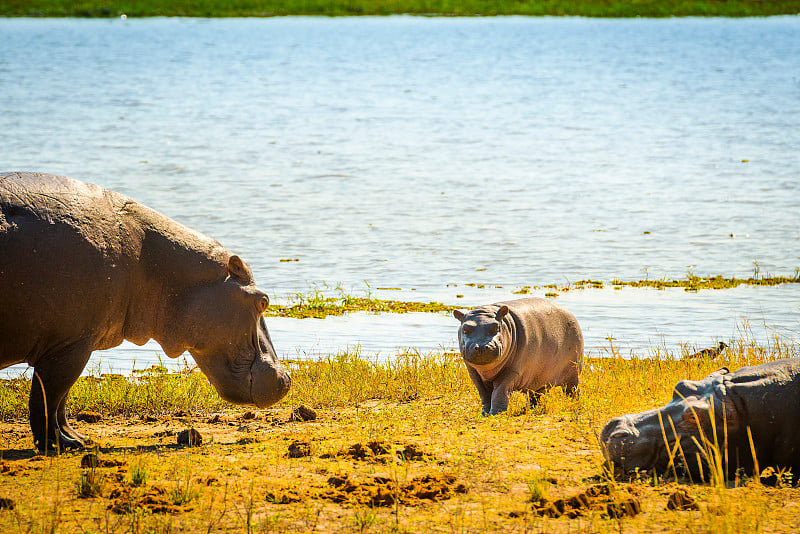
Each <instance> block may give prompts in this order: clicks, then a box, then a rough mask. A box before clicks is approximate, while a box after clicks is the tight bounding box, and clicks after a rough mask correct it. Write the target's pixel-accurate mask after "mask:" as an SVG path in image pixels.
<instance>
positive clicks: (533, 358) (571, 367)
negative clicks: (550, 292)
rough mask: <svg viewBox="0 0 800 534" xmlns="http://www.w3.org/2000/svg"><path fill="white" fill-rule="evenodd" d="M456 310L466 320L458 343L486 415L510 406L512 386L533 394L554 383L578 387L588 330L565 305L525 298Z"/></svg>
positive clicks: (462, 321) (566, 387)
mask: <svg viewBox="0 0 800 534" xmlns="http://www.w3.org/2000/svg"><path fill="white" fill-rule="evenodd" d="M453 315H454V316H455V317H456V318H457V319H459V320H460V321H461V326H460V327H459V329H458V341H459V348H460V350H461V356H462V357H463V358H464V363H465V364H466V366H467V370H468V372H469V376H470V378H471V379H472V382H473V384H475V387H476V388H477V389H478V393H479V394H480V397H481V404H482V405H483V413H484V414H497V413H500V412H503V411H505V410H507V409H508V396H509V393H511V392H512V391H523V392H529V393H533V394H534V398H535V395H536V394H538V393H540V392H542V391H544V390H545V389H546V388H548V387H551V386H563V387H564V388H565V390H566V391H567V392H569V393H571V394H574V393H576V392H577V391H578V386H579V375H580V372H581V368H582V365H583V334H582V333H581V329H580V327H579V326H578V321H577V320H576V319H575V316H573V315H572V314H571V313H570V312H569V311H567V310H565V309H564V308H562V307H561V306H558V305H557V304H555V303H553V302H551V301H549V300H547V299H541V298H526V299H519V300H512V301H508V302H498V303H495V304H489V305H486V306H480V307H478V308H475V309H473V310H470V311H469V312H467V313H463V312H460V311H458V310H456V311H455V312H454V314H453Z"/></svg>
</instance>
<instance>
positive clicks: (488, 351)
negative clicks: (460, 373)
mask: <svg viewBox="0 0 800 534" xmlns="http://www.w3.org/2000/svg"><path fill="white" fill-rule="evenodd" d="M465 345H466V346H465V347H464V350H463V354H464V359H465V360H466V361H467V362H469V363H470V364H472V365H489V364H492V363H494V362H496V361H497V360H498V358H500V353H501V352H502V351H501V349H500V344H499V343H498V342H497V341H496V340H492V341H491V342H489V343H487V344H485V345H482V344H480V343H465Z"/></svg>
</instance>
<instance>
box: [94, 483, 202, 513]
mask: <svg viewBox="0 0 800 534" xmlns="http://www.w3.org/2000/svg"><path fill="white" fill-rule="evenodd" d="M108 498H109V500H111V503H109V505H108V509H109V510H111V511H112V512H114V513H115V514H129V513H131V512H134V511H135V510H137V509H141V510H147V511H149V512H151V513H154V514H177V513H180V512H188V511H191V510H192V507H191V506H179V505H176V504H174V503H173V502H171V501H170V499H169V495H168V493H167V490H166V489H164V488H163V487H161V486H157V485H153V486H149V487H147V488H144V489H137V488H132V487H131V486H127V485H120V486H117V487H116V488H114V489H113V490H112V491H111V494H109V496H108Z"/></svg>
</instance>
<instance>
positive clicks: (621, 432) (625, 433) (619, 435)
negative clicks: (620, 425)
mask: <svg viewBox="0 0 800 534" xmlns="http://www.w3.org/2000/svg"><path fill="white" fill-rule="evenodd" d="M632 437H634V434H633V432H631V431H630V430H628V429H627V428H625V429H618V430H615V431H614V433H613V434H611V435H610V436H608V439H618V440H624V439H625V438H632Z"/></svg>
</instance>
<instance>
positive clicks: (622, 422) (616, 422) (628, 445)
mask: <svg viewBox="0 0 800 534" xmlns="http://www.w3.org/2000/svg"><path fill="white" fill-rule="evenodd" d="M638 438H639V430H638V429H636V427H635V426H634V425H633V422H632V421H630V419H629V418H628V417H626V416H622V417H615V418H613V419H611V420H610V421H609V422H608V423H606V426H605V427H603V431H602V432H601V433H600V443H601V445H602V448H603V455H604V456H605V457H606V460H608V461H609V462H611V463H614V464H617V465H619V466H621V467H624V463H625V462H624V460H625V458H626V457H628V456H629V455H630V453H631V452H632V449H633V448H634V445H635V444H636V440H637V439H638Z"/></svg>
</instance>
